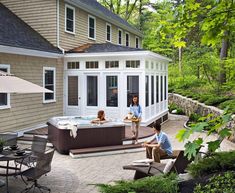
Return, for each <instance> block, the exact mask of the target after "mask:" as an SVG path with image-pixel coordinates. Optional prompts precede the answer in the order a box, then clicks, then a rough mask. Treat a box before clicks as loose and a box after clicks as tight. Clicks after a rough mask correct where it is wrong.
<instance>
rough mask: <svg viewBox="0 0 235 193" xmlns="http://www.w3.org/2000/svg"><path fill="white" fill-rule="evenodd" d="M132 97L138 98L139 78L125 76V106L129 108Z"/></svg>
mask: <svg viewBox="0 0 235 193" xmlns="http://www.w3.org/2000/svg"><path fill="white" fill-rule="evenodd" d="M133 96H138V97H139V76H127V106H128V107H129V106H130V104H131V101H132V98H133Z"/></svg>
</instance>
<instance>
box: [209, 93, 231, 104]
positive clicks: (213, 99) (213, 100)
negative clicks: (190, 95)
mask: <svg viewBox="0 0 235 193" xmlns="http://www.w3.org/2000/svg"><path fill="white" fill-rule="evenodd" d="M228 99H229V97H227V96H213V95H212V96H211V97H210V98H208V99H207V100H206V101H205V104H206V105H213V106H216V105H218V104H220V103H222V102H224V101H226V100H228Z"/></svg>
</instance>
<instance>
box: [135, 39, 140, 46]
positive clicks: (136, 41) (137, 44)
mask: <svg viewBox="0 0 235 193" xmlns="http://www.w3.org/2000/svg"><path fill="white" fill-rule="evenodd" d="M139 47H140V46H139V38H138V37H136V38H135V48H139Z"/></svg>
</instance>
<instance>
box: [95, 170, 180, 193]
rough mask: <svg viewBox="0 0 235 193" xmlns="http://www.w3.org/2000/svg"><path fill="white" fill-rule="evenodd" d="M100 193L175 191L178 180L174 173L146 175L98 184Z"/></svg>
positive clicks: (159, 192) (168, 192)
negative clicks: (129, 179) (134, 178)
mask: <svg viewBox="0 0 235 193" xmlns="http://www.w3.org/2000/svg"><path fill="white" fill-rule="evenodd" d="M97 186H98V187H99V190H100V192H102V193H177V192H178V191H179V189H178V180H177V176H176V174H174V173H171V174H170V175H160V176H153V177H146V178H143V179H140V180H135V181H119V182H117V183H116V184H115V185H107V184H98V185H97Z"/></svg>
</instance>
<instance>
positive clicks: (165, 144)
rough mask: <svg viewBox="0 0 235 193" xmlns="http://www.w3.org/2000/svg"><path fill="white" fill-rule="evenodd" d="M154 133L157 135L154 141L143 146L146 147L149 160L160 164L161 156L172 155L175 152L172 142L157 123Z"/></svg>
mask: <svg viewBox="0 0 235 193" xmlns="http://www.w3.org/2000/svg"><path fill="white" fill-rule="evenodd" d="M154 132H155V133H156V134H155V136H154V139H152V140H151V141H149V142H145V143H143V144H142V146H143V147H146V156H147V158H149V159H154V161H155V162H159V163H160V159H161V156H166V155H171V154H172V153H173V152H172V147H171V143H170V140H169V138H168V136H167V134H166V133H165V132H162V131H161V125H160V124H159V123H155V125H154Z"/></svg>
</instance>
